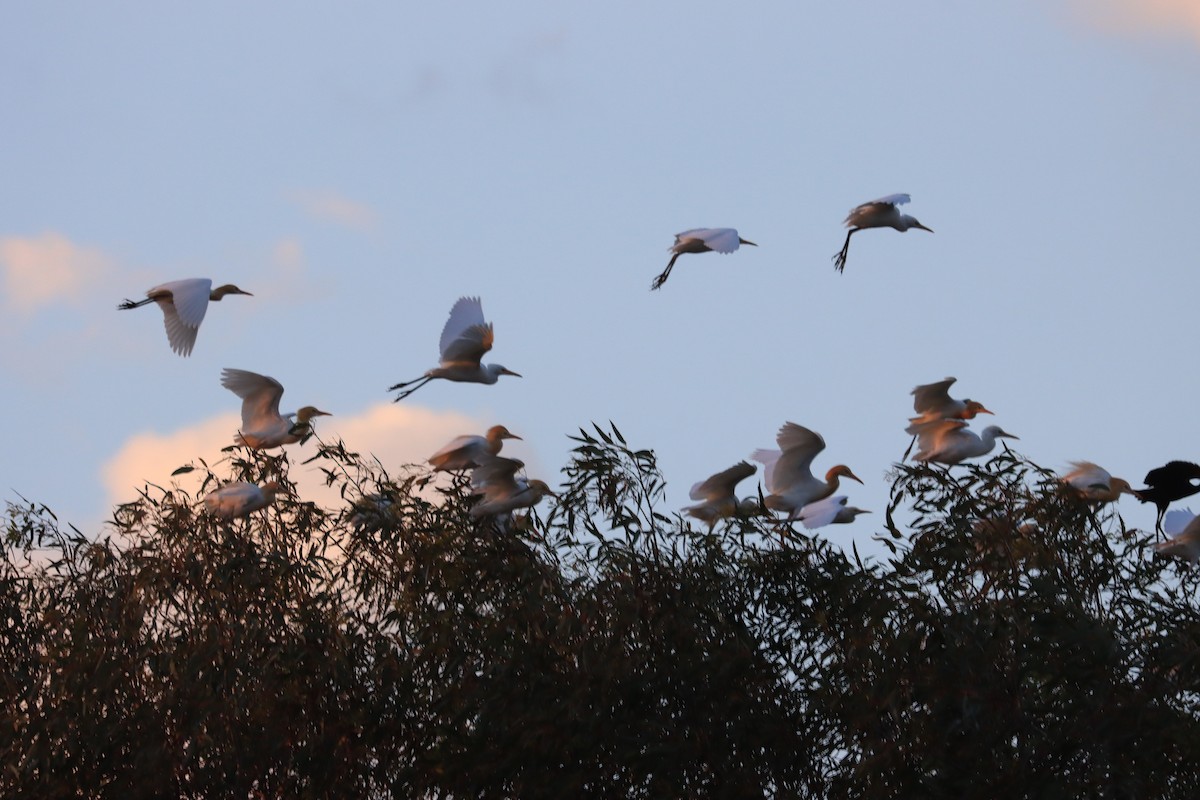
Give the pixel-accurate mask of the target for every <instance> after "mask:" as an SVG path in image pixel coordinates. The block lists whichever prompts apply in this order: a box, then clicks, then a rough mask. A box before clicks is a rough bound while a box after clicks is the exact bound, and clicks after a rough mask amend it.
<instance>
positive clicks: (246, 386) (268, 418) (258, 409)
mask: <svg viewBox="0 0 1200 800" xmlns="http://www.w3.org/2000/svg"><path fill="white" fill-rule="evenodd" d="M221 385H222V386H224V387H225V388H226V389H228V390H229V391H231V392H233V393H234V394H236V395H237V396H238V397H240V398H242V429H241V430H240V431H238V433H237V435H236V436H234V437H233V440H234V441H235V442H237V443H238V444H244V445H246V446H247V447H250V448H253V449H255V450H266V449H269V448H272V447H282V446H283V445H285V444H294V443H296V442H299V441H301V440H302V439H304V438H306V437H307V436H308V435H309V434H310V433H311V432H312V426H311V425H310V422H309V421H310V420H311V419H312V418H313V417H329V416H333V415H332V414H330V413H329V412H328V411H322V410H320V409H319V408H316V407H314V406H304V407H303V408H301V409H300V410H299V411H293V412H289V413H287V414H280V413H279V400H280V399H281V398H282V397H283V384H282V383H280V382H279V381H277V380H275V379H274V378H271V377H268V376H266V375H259V374H258V373H257V372H250V371H249V370H245V369H230V368H226V369H224V370H222V371H221Z"/></svg>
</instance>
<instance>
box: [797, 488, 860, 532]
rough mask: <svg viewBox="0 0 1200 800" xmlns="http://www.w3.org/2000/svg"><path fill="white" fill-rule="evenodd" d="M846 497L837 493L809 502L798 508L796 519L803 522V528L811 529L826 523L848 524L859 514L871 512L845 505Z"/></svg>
mask: <svg viewBox="0 0 1200 800" xmlns="http://www.w3.org/2000/svg"><path fill="white" fill-rule="evenodd" d="M848 499H849V498H847V497H846V495H844V494H838V495H834V496H833V497H826V498H825V499H824V500H818V501H817V502H815V503H809V504H808V505H806V506H805V507H804V508H802V509H800V513H799V514H798V515H797V519H799V520H800V521H801V522H803V523H804V527H805V528H808V529H809V530H812V529H813V528H823V527H825V526H826V525H848V524H850V523H851V522H854V518H855V517H857V516H858V515H859V514H870V513H871V512H870V511H867V510H866V509H865V508H858V507H856V506H848V505H846V501H847V500H848Z"/></svg>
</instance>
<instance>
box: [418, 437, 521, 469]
mask: <svg viewBox="0 0 1200 800" xmlns="http://www.w3.org/2000/svg"><path fill="white" fill-rule="evenodd" d="M520 438H521V437H520V436H517V435H516V434H515V433H510V432H509V430H508V428H506V427H504V426H503V425H493V426H492V427H490V428H488V431H487V433H486V434H485V435H483V436H457V437H455V438H454V439H451V440H450V442H449V443H447V444H446V446H445V447H443V448H442V449H441V450H438V451H437V452H436V453H434V454H433V455H431V456H430V457H429V465H430V466H432V467H433V471H434V472H455V471H457V470H460V469H470V468H472V467H478V466H479V465H480V464H482V463H483V460H484V459H485V458H488V457H491V456H494V455H498V454H499V453H500V448H501V447H503V446H504V440H505V439H520Z"/></svg>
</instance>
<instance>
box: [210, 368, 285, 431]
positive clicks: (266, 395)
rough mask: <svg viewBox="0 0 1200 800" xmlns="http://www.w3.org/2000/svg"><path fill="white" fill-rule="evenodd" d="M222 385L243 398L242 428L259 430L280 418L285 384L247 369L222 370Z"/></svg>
mask: <svg viewBox="0 0 1200 800" xmlns="http://www.w3.org/2000/svg"><path fill="white" fill-rule="evenodd" d="M221 385H222V386H224V387H225V388H226V389H228V390H229V391H231V392H233V393H234V394H236V395H237V396H238V397H240V398H242V429H243V430H246V431H253V430H258V429H260V428H261V427H263V424H264V423H265V424H270V423H272V422H275V421H277V420H278V419H279V400H280V398H281V397H283V384H282V383H280V382H279V381H277V380H275V379H274V378H271V377H268V376H267V375H259V374H258V373H257V372H250V371H249V370H245V369H231V368H229V367H226V368H225V369H223V370H221Z"/></svg>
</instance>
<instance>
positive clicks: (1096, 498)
mask: <svg viewBox="0 0 1200 800" xmlns="http://www.w3.org/2000/svg"><path fill="white" fill-rule="evenodd" d="M1062 482H1063V483H1064V484H1065V485H1067V486H1068V487H1070V489H1071V491H1072V492H1073V493H1074V494H1076V495H1077V496H1078V497H1079V498H1080V499H1081V500H1085V501H1087V502H1089V503H1113V502H1116V501H1117V499H1118V498H1120V496H1121V495H1122V494H1134V491H1133V487H1131V486H1130V485H1129V481H1127V480H1124V479H1122V478H1114V477H1113V476H1112V475H1110V474H1109V472H1108V470H1106V469H1105V468H1104V467H1101V466H1099V465H1097V464H1093V463H1092V462H1091V461H1072V462H1071V471H1070V472H1068V473H1067V474H1066V475H1063V476H1062Z"/></svg>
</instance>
